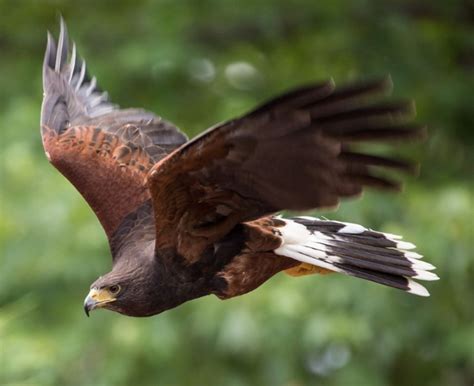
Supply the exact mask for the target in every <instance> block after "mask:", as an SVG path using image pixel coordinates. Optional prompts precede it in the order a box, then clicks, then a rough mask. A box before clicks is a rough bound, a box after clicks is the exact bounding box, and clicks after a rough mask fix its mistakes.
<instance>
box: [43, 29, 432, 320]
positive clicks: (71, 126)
mask: <svg viewBox="0 0 474 386" xmlns="http://www.w3.org/2000/svg"><path fill="white" fill-rule="evenodd" d="M68 58H69V60H68ZM43 87H44V100H43V106H42V115H41V134H42V139H43V145H44V149H45V152H46V155H47V157H48V159H49V160H50V162H51V163H52V164H53V165H54V166H55V167H56V168H57V169H58V170H59V171H60V172H61V173H62V174H64V176H65V177H66V178H68V179H69V180H70V181H71V183H73V184H74V186H75V187H76V188H77V189H78V190H79V191H80V192H81V194H82V195H83V196H84V198H85V199H86V200H87V202H88V203H89V205H90V206H91V208H92V209H93V210H94V212H95V213H96V215H97V217H98V218H99V221H100V222H101V224H102V226H103V227H104V229H105V232H106V234H107V236H108V239H109V243H110V247H111V252H112V256H113V268H112V270H111V272H109V273H108V274H106V275H104V276H101V277H100V278H99V279H98V280H97V281H96V282H95V283H93V284H92V286H91V291H90V293H89V295H88V297H87V298H86V302H85V309H86V312H87V313H88V312H89V311H90V310H91V309H93V308H96V307H103V308H108V309H111V310H114V311H118V312H121V313H123V314H127V315H132V316H148V315H154V314H157V313H159V312H162V311H164V310H166V309H169V308H172V307H175V306H177V305H179V304H181V303H183V302H185V301H187V300H191V299H194V298H197V297H200V296H204V295H208V294H215V295H217V296H218V297H220V298H223V299H226V298H230V297H233V296H237V295H241V294H244V293H246V292H249V291H251V290H253V289H255V288H257V287H258V286H259V285H261V284H262V283H263V282H265V281H266V280H268V279H269V278H270V277H271V276H273V275H274V274H276V273H278V272H280V271H283V270H286V272H287V273H289V274H291V275H294V276H299V275H303V274H309V273H330V272H341V273H345V274H348V275H352V276H356V277H361V278H364V279H367V280H372V281H375V282H378V283H381V284H385V285H388V286H392V287H395V288H400V289H403V290H406V291H408V292H412V293H416V294H418V295H427V291H426V290H425V289H424V287H422V286H421V285H419V284H418V283H416V282H415V281H414V280H413V279H420V280H435V279H437V276H436V275H435V274H433V273H431V272H429V270H431V269H433V268H434V267H433V266H431V265H430V264H428V263H425V262H423V261H420V260H419V258H420V257H421V256H420V255H418V254H417V253H415V252H410V251H408V249H411V248H412V247H413V245H412V244H410V243H405V242H401V241H400V240H399V237H398V236H394V235H389V234H384V233H380V232H375V231H371V230H368V229H366V228H364V227H362V226H360V225H356V224H349V223H341V222H335V221H329V220H321V219H316V218H309V217H297V218H293V219H283V218H280V217H275V216H274V213H276V212H278V211H281V210H283V209H289V210H298V211H300V210H307V209H313V208H327V207H334V206H336V205H337V204H338V202H339V200H340V199H341V198H344V197H353V196H357V195H359V194H361V192H362V190H363V188H364V187H366V186H369V187H375V188H382V189H395V190H397V189H398V188H399V187H400V185H399V182H397V181H394V180H391V179H389V178H387V177H386V176H385V175H384V174H380V171H383V169H397V170H400V171H404V172H411V171H413V166H412V165H411V164H410V163H407V162H406V161H403V160H397V159H392V158H388V157H383V156H375V155H372V154H364V153H359V152H358V151H357V148H356V147H354V145H355V144H356V143H357V142H368V141H372V142H378V143H385V142H390V141H393V140H403V141H410V140H416V139H419V138H422V137H423V136H424V129H423V127H420V126H417V125H414V124H413V123H411V119H412V117H413V113H414V109H413V105H412V103H411V102H409V101H402V102H386V101H381V97H382V96H383V95H385V94H387V92H389V91H390V89H391V81H390V78H383V79H381V80H377V81H373V82H366V83H359V84H353V85H351V86H348V87H344V88H336V86H335V84H334V82H332V81H328V82H324V83H321V84H316V85H310V86H306V87H301V88H298V89H295V90H294V91H291V92H288V93H286V94H284V95H282V96H280V97H278V98H275V99H273V100H272V101H270V102H268V103H265V104H263V105H262V106H260V107H259V108H257V109H255V110H253V111H252V112H250V113H248V114H246V115H244V116H242V117H240V118H237V119H234V120H231V121H228V122H225V123H223V124H220V125H218V126H216V127H213V128H211V129H209V130H208V131H206V132H204V133H203V134H201V135H200V136H198V137H196V138H195V139H193V140H191V141H189V142H187V138H186V137H185V136H184V134H182V133H181V132H180V131H179V130H178V129H177V128H176V127H174V126H173V125H172V124H170V123H169V122H166V121H164V120H163V119H161V118H160V117H157V116H156V115H154V114H152V113H149V112H146V111H144V110H140V109H123V110H120V109H118V107H117V106H115V105H113V104H111V103H110V102H109V101H108V97H107V94H106V93H102V92H100V91H98V89H97V86H96V80H95V78H92V79H91V78H90V77H89V76H88V74H87V71H86V67H85V62H84V61H83V60H82V59H80V58H79V56H78V55H77V53H76V49H75V46H74V45H73V47H72V50H71V52H69V40H68V36H67V31H66V27H65V25H64V23H63V22H62V21H61V33H60V36H59V40H58V43H57V45H56V42H55V41H54V39H53V38H52V37H51V35H49V34H48V44H47V49H46V54H45V59H44V65H43Z"/></svg>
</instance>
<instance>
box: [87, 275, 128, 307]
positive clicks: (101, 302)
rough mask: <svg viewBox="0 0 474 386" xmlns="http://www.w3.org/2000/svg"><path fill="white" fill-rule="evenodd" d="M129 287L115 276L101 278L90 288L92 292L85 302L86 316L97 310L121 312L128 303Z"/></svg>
mask: <svg viewBox="0 0 474 386" xmlns="http://www.w3.org/2000/svg"><path fill="white" fill-rule="evenodd" d="M128 289H129V288H128V285H127V283H124V280H123V279H121V278H118V277H115V275H110V274H108V275H104V276H101V277H99V278H98V279H97V280H96V281H95V282H94V283H92V285H91V287H90V291H89V293H88V294H87V296H86V299H85V300H84V311H85V312H86V315H87V316H89V313H90V312H91V311H92V310H95V309H96V308H106V309H109V310H112V311H117V312H120V310H121V309H123V308H124V306H126V303H127V302H128V299H127V298H128V296H127V292H129V291H128Z"/></svg>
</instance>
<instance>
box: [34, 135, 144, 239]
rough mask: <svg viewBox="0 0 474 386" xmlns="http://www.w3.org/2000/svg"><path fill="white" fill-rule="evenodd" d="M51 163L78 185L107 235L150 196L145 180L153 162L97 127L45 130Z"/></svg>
mask: <svg viewBox="0 0 474 386" xmlns="http://www.w3.org/2000/svg"><path fill="white" fill-rule="evenodd" d="M43 145H44V149H45V152H46V154H47V156H48V158H49V160H50V162H51V163H52V164H53V165H54V166H55V167H56V168H57V169H58V170H59V171H60V172H61V173H62V174H63V175H64V176H65V177H66V178H67V179H68V180H69V181H71V183H72V184H73V185H74V186H75V187H76V188H77V190H78V191H79V192H80V193H81V194H82V196H83V197H84V198H85V199H86V201H87V202H88V203H89V205H90V206H91V208H92V209H93V210H94V212H95V213H96V215H97V217H98V218H99V220H100V222H101V224H102V226H103V227H104V229H105V231H106V233H107V235H108V236H109V238H110V237H111V236H112V235H113V233H114V231H115V230H116V228H117V227H118V225H119V224H120V222H121V221H122V220H123V218H124V217H125V216H126V215H127V214H128V213H130V212H132V211H133V210H134V209H136V208H137V207H138V206H139V205H140V204H142V203H143V202H145V201H146V200H147V199H148V198H149V197H150V196H149V192H148V189H147V188H146V187H145V185H144V179H145V176H146V173H147V172H148V170H149V169H150V168H151V167H152V165H153V163H152V161H151V159H150V157H149V156H148V155H147V154H146V152H145V151H143V150H142V149H141V148H138V147H136V146H134V145H133V144H127V143H123V142H122V141H121V140H120V138H119V137H118V136H116V135H113V134H110V133H107V132H104V131H103V130H101V129H100V128H98V127H91V126H78V127H70V128H69V129H67V130H66V131H65V132H63V133H62V134H57V133H56V132H55V131H53V130H47V129H46V130H44V134H43Z"/></svg>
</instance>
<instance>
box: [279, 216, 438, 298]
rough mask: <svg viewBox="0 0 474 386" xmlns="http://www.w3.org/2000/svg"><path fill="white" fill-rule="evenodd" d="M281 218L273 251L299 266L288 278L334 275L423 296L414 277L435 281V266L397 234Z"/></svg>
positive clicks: (329, 222) (344, 224)
mask: <svg viewBox="0 0 474 386" xmlns="http://www.w3.org/2000/svg"><path fill="white" fill-rule="evenodd" d="M281 220H283V221H284V222H285V225H284V226H282V227H280V228H278V231H279V233H280V234H281V237H282V240H283V243H282V245H281V246H280V247H279V248H278V249H276V250H275V251H274V252H275V253H276V254H278V255H282V256H287V257H290V258H292V259H295V260H298V261H300V262H301V263H302V265H301V266H298V267H296V268H295V269H291V270H290V272H289V273H290V274H291V273H293V274H304V272H305V271H306V272H310V273H312V272H313V271H314V272H321V271H326V272H327V271H329V272H331V271H332V272H340V273H344V274H346V275H350V276H355V277H359V278H361V279H365V280H370V281H373V282H376V283H379V284H383V285H386V286H389V287H394V288H398V289H401V290H404V291H407V292H410V293H413V294H415V295H420V296H429V293H428V291H427V290H426V288H425V287H423V286H422V285H421V284H419V283H417V282H416V281H415V280H414V279H417V280H428V281H430V280H438V279H439V277H438V276H437V275H436V274H435V273H433V272H430V271H431V270H433V269H435V267H434V266H433V265H431V264H430V263H427V262H425V261H423V260H420V259H421V258H422V256H421V255H420V254H418V253H416V252H414V251H412V249H414V248H415V245H413V244H412V243H409V242H406V241H402V240H401V237H400V236H397V235H392V234H389V233H382V232H376V231H373V230H370V229H367V228H365V227H363V226H361V225H358V224H351V223H343V222H338V221H329V220H322V219H317V218H313V217H295V218H292V219H281ZM312 267H315V268H314V270H312V269H311V268H312Z"/></svg>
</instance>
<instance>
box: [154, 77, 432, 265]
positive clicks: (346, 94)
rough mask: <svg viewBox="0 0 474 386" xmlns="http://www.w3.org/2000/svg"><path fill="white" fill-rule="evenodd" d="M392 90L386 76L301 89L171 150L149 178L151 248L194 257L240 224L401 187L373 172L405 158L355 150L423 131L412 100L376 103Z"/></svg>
mask: <svg viewBox="0 0 474 386" xmlns="http://www.w3.org/2000/svg"><path fill="white" fill-rule="evenodd" d="M390 89H391V81H390V78H384V79H382V80H379V81H374V82H369V83H363V84H355V85H352V86H349V87H345V88H336V87H335V85H334V83H333V82H332V81H329V82H326V83H323V84H319V85H314V86H308V87H304V88H299V89H296V90H294V91H292V92H289V93H287V94H285V95H282V96H280V97H278V98H276V99H274V100H272V101H270V102H268V103H266V104H264V105H263V106H261V107H259V108H258V109H256V110H254V111H253V112H251V113H249V114H247V115H245V116H243V117H241V118H238V119H235V120H232V121H229V122H226V123H223V124H220V125H218V126H216V127H214V128H211V129H209V130H208V131H207V132H205V133H203V134H202V135H200V136H198V137H197V138H195V139H193V140H192V141H190V142H188V143H186V144H185V145H183V146H182V147H180V148H179V149H177V150H175V151H174V152H173V153H171V154H170V155H168V156H167V157H165V158H164V159H162V160H161V161H160V162H159V163H158V164H157V165H155V166H154V167H153V169H152V170H151V172H150V174H149V177H148V185H149V187H150V190H151V193H152V196H153V205H154V211H155V222H156V230H157V240H156V243H157V244H156V247H157V248H158V249H161V248H176V250H177V251H178V253H179V254H181V255H182V256H184V257H185V258H186V259H187V260H188V261H191V262H193V261H196V260H197V259H199V257H200V254H201V253H202V251H203V250H204V249H205V248H207V247H208V246H209V245H210V244H212V243H213V242H215V241H216V240H218V239H219V238H220V237H222V236H223V235H224V234H226V233H228V232H229V231H230V230H231V229H232V228H233V227H234V226H235V224H237V223H238V222H242V221H248V220H252V219H255V218H258V217H260V216H263V215H265V214H269V213H273V212H276V211H279V210H282V209H289V210H304V209H311V208H321V207H331V206H334V205H336V204H337V203H338V201H339V199H340V198H341V197H351V196H356V195H359V194H360V193H361V192H362V189H363V187H364V186H372V187H377V188H388V189H397V188H398V187H399V183H398V182H396V181H392V180H390V179H388V178H386V177H384V176H382V175H380V174H379V171H380V170H379V169H383V168H396V169H401V170H404V171H410V170H412V166H411V165H410V164H408V163H406V162H404V161H400V160H395V159H392V158H386V157H380V156H375V155H371V154H365V153H363V152H358V151H355V150H354V149H352V147H353V144H354V143H355V142H361V141H362V142H364V141H371V142H378V143H381V142H388V141H391V140H394V139H397V140H406V141H408V140H411V139H413V138H418V137H420V136H423V133H424V130H423V128H422V127H418V126H416V125H413V124H410V123H409V119H410V118H412V117H413V114H414V109H413V104H412V103H411V102H400V103H393V102H391V103H388V102H381V101H380V100H379V99H380V98H379V99H377V97H380V94H384V93H386V92H387V91H389V90H390Z"/></svg>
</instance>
